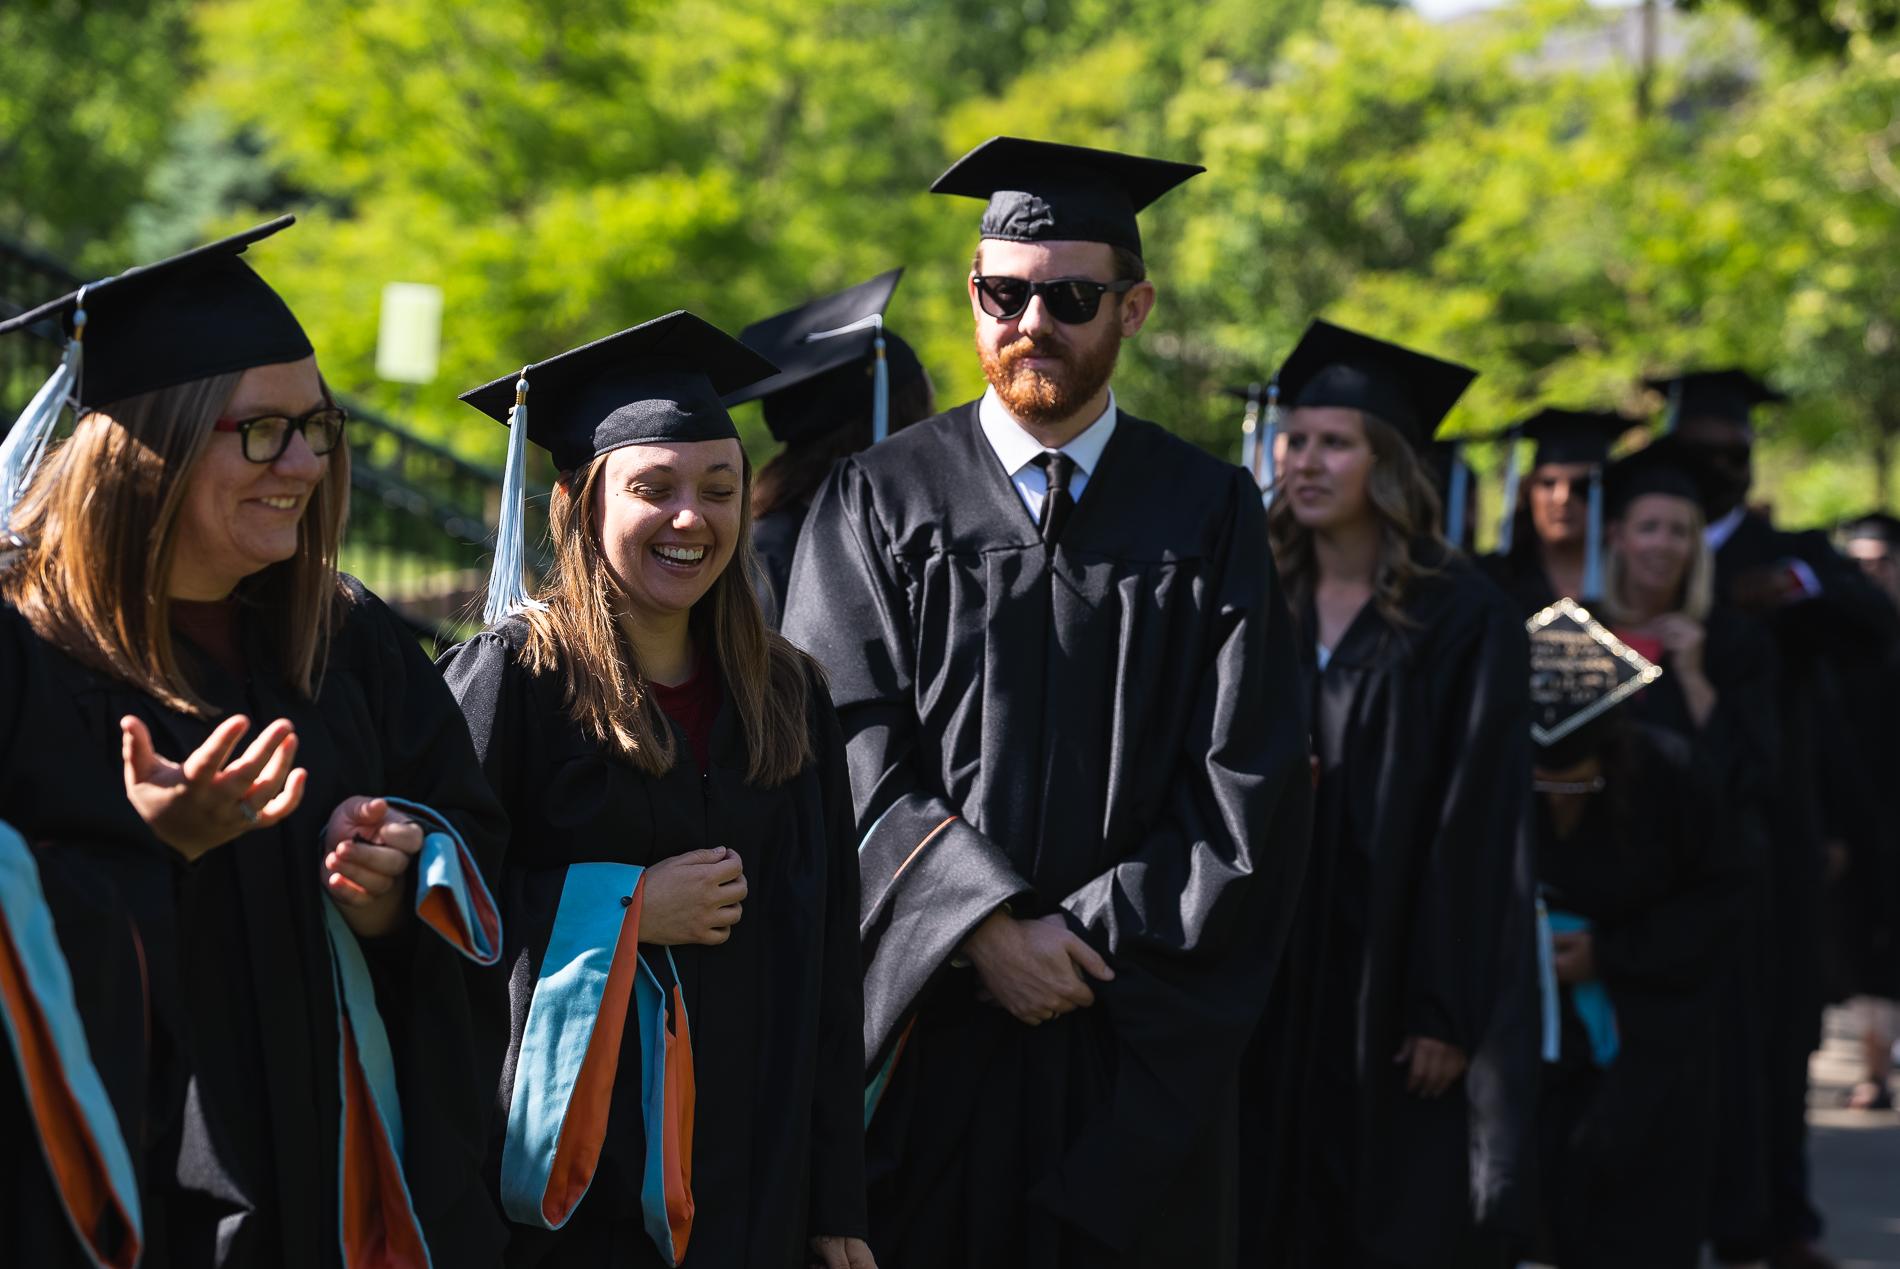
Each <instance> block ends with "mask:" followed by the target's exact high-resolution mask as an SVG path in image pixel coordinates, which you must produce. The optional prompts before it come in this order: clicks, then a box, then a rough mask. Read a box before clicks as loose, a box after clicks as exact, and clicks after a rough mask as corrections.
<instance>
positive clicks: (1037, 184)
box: [930, 137, 1207, 255]
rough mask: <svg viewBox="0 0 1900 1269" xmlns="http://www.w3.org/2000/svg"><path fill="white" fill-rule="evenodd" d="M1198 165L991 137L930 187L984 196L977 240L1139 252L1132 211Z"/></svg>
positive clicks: (1197, 169) (1191, 173) (1196, 170)
mask: <svg viewBox="0 0 1900 1269" xmlns="http://www.w3.org/2000/svg"><path fill="white" fill-rule="evenodd" d="M1206 170H1207V169H1206V168H1204V167H1202V166H1200V165H1199V164H1196V163H1175V162H1172V161H1170V160H1167V159H1150V158H1143V157H1141V156H1139V155H1134V154H1118V153H1116V152H1115V151H1113V150H1091V149H1088V148H1086V147H1084V146H1079V145H1061V144H1058V143H1056V142H1054V141H1026V140H1024V139H1022V138H1020V137H991V138H990V139H989V140H988V141H985V142H984V143H983V144H982V145H979V146H977V147H976V148H975V149H974V150H971V151H970V152H969V153H968V154H966V155H964V156H963V157H962V158H960V159H958V160H957V161H956V162H955V163H953V164H951V165H950V169H949V170H948V171H947V172H945V173H944V174H943V175H942V176H939V177H938V178H937V179H936V181H935V183H933V184H932V185H931V187H930V192H931V193H933V194H961V195H964V196H966V197H969V198H984V199H988V200H989V207H988V208H987V209H986V210H985V211H984V213H983V230H982V233H983V237H985V238H1001V239H1004V240H1005V241H1009V242H1105V243H1107V244H1108V245H1109V246H1111V247H1125V248H1127V249H1128V250H1130V251H1132V252H1134V253H1135V254H1136V255H1140V254H1141V230H1140V228H1139V227H1138V226H1137V225H1136V223H1135V215H1136V213H1137V212H1140V211H1141V210H1142V209H1143V208H1145V207H1147V206H1148V205H1149V204H1150V203H1153V202H1154V201H1155V200H1156V199H1157V198H1160V197H1161V196H1162V195H1163V194H1165V193H1167V192H1168V191H1169V190H1171V189H1173V188H1174V187H1175V186H1177V185H1179V184H1181V183H1182V182H1183V181H1185V180H1187V179H1188V178H1189V177H1193V176H1198V175H1200V174H1201V173H1202V172H1205V171H1206Z"/></svg>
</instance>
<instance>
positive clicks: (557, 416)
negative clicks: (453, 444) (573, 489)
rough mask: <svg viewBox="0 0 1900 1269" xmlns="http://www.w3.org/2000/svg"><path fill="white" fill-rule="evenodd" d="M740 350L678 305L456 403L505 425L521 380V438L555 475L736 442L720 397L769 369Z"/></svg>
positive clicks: (736, 343) (771, 369)
mask: <svg viewBox="0 0 1900 1269" xmlns="http://www.w3.org/2000/svg"><path fill="white" fill-rule="evenodd" d="M777 369H778V368H777V367H776V366H774V365H773V364H772V363H771V362H769V361H767V360H766V359H765V358H763V357H761V356H759V354H757V353H755V352H753V351H752V350H751V349H750V348H747V347H746V346H745V345H744V344H742V343H740V342H739V341H738V340H736V339H734V338H733V337H732V336H730V335H728V334H726V333H725V332H724V331H722V330H720V329H719V328H718V327H716V326H714V325H712V324H711V323H709V322H706V321H704V320H702V319H700V318H698V317H695V316H693V315H692V314H691V313H688V312H686V311H685V310H684V309H682V310H680V311H678V312H674V313H668V314H667V315H666V316H665V317H656V318H654V319H653V320H652V321H650V322H642V323H641V324H640V325H638V326H634V327H631V328H629V329H627V330H623V331H621V332H619V333H618V334H614V335H609V336H607V337H606V338H605V339H597V340H595V341H594V342H593V343H591V344H583V345H582V346H581V347H579V348H575V349H571V350H569V351H567V352H564V353H562V354H560V355H559V356H557V357H550V358H548V359H547V360H546V361H542V362H537V363H535V364H534V365H531V366H529V367H528V368H527V369H526V370H525V371H523V372H520V373H517V374H510V375H506V376H504V377H503V378H500V379H496V380H495V381H493V382H492V383H486V384H483V385H482V386H481V387H479V388H471V389H470V390H469V391H467V392H464V393H463V394H462V396H461V399H462V400H464V401H466V402H468V403H469V404H470V405H472V406H474V407H475V408H476V409H478V410H480V411H481V412H482V413H484V414H486V415H488V417H490V418H492V419H494V420H496V421H497V422H501V423H506V422H508V417H509V410H510V408H511V407H512V406H513V405H514V403H515V391H516V382H517V380H519V379H521V378H523V377H525V378H526V379H527V382H528V389H529V391H528V396H527V401H528V406H529V414H528V439H529V440H531V441H533V442H534V443H535V444H536V445H539V446H541V447H542V448H543V449H545V450H547V451H548V453H549V454H551V455H552V456H553V458H554V465H555V467H556V468H558V469H559V470H561V471H563V472H568V471H575V470H578V469H579V468H581V467H583V466H585V465H586V464H587V463H588V462H589V461H591V460H592V459H595V458H598V457H599V456H600V455H602V454H605V453H608V452H609V451H611V450H616V449H620V448H622V447H624V446H627V445H642V444H656V443H664V442H684V441H716V440H728V439H737V438H738V435H739V430H738V429H737V428H736V427H734V426H733V423H732V416H731V415H729V414H727V413H726V407H725V405H724V404H723V402H722V401H721V399H720V398H721V397H723V396H725V395H726V394H728V393H732V392H737V391H739V390H740V389H741V388H744V387H746V386H747V385H749V384H753V383H756V382H758V381H759V380H761V379H764V378H766V377H768V376H770V375H772V374H774V373H776V372H777Z"/></svg>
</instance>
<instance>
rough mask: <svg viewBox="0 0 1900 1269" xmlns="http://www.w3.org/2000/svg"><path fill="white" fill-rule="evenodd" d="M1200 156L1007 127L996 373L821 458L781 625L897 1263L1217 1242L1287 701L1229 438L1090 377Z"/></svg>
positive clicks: (1284, 664) (990, 352) (1258, 996)
mask: <svg viewBox="0 0 1900 1269" xmlns="http://www.w3.org/2000/svg"><path fill="white" fill-rule="evenodd" d="M1199 170H1200V169H1198V168H1196V167H1192V166H1189V165H1186V164H1180V163H1170V162H1164V161H1161V160H1156V159H1147V158H1138V157H1135V156H1131V155H1123V154H1114V153H1110V152H1107V151H1100V150H1087V149H1082V148H1080V147H1074V146H1064V145H1056V144H1052V143H1047V142H1037V141H1024V140H1018V139H1015V138H1007V137H1005V138H996V139H993V140H991V141H988V142H986V143H985V144H983V145H982V146H979V147H978V148H977V149H976V150H974V151H972V152H971V153H970V154H968V155H966V156H965V157H964V158H963V159H961V160H959V161H958V162H957V164H956V165H954V166H953V167H952V168H951V169H950V171H949V172H947V173H946V174H945V175H944V176H943V177H942V178H940V179H939V180H938V182H937V183H936V185H935V186H934V187H933V188H934V189H935V190H936V191H937V192H940V193H946V194H956V195H966V196H974V197H977V198H982V199H985V200H987V203H988V207H987V210H986V213H985V215H984V218H983V224H982V230H981V235H982V236H981V241H980V243H979V245H978V247H977V252H976V257H975V260H974V261H973V267H972V269H971V276H970V278H969V280H968V284H967V285H968V295H969V299H970V308H971V315H972V318H973V320H974V323H975V334H976V343H977V349H978V352H979V355H980V356H981V358H982V361H983V365H984V372H985V375H986V377H987V378H988V380H989V384H990V387H989V391H988V392H986V393H985V394H984V396H983V397H982V399H981V400H978V401H973V402H970V403H968V404H965V405H961V406H958V407H957V408H956V409H953V410H951V411H950V412H948V413H946V414H941V415H938V416H937V417H935V418H932V419H927V420H925V421H924V422H922V423H919V424H916V425H915V426H913V427H911V428H909V429H907V430H906V431H904V432H903V433H901V434H899V435H897V436H894V437H892V438H891V439H890V440H889V441H886V442H885V443H883V444H881V445H874V446H872V447H871V448H870V449H868V450H865V451H864V452H862V453H860V454H857V455H854V456H853V457H851V458H848V459H846V460H845V461H844V462H842V463H840V464H839V465H838V467H837V468H836V469H835V470H834V471H833V473H832V475H831V477H830V478H829V479H828V480H827V482H826V484H825V486H824V488H823V489H822V490H821V491H820V492H819V495H818V499H817V501H816V502H815V503H814V504H813V507H812V513H811V516H810V517H809V518H808V519H807V521H806V524H805V537H804V541H803V542H802V543H801V544H800V546H799V551H798V561H797V563H796V565H795V566H794V568H793V571H792V590H791V607H790V610H789V612H788V613H787V615H786V622H785V631H786V634H787V635H788V636H789V637H790V638H792V639H793V640H794V641H795V642H798V643H800V644H801V645H803V646H804V647H807V648H809V649H810V650H811V651H812V654H813V655H814V656H816V657H817V658H818V660H819V661H820V662H821V663H822V664H823V665H824V667H825V669H826V671H827V674H828V677H829V680H830V686H831V693H832V698H833V700H834V701H835V702H836V703H837V706H838V712H839V718H840V720H841V722H842V723H843V726H844V732H845V736H846V739H847V743H848V746H849V751H850V757H851V772H852V781H851V783H852V791H853V793H854V794H855V796H856V801H857V822H858V830H859V832H860V833H861V834H863V838H862V846H861V848H860V852H859V861H860V870H861V875H862V878H863V884H864V888H865V897H864V903H863V916H862V920H861V922H860V928H861V935H862V943H863V949H864V960H865V979H864V996H865V1051H864V1053H863V1055H862V1057H863V1060H864V1062H865V1064H866V1070H867V1072H869V1073H870V1074H871V1076H872V1084H871V1097H870V1101H871V1111H872V1118H871V1120H870V1126H869V1128H868V1130H867V1132H868V1135H867V1141H866V1170H867V1173H868V1175H869V1183H870V1204H871V1215H872V1229H873V1233H872V1238H871V1243H872V1246H873V1248H874V1249H876V1251H877V1253H878V1255H879V1257H880V1258H881V1259H883V1260H884V1261H885V1262H886V1263H889V1264H897V1265H902V1266H904V1269H989V1267H990V1266H995V1265H1036V1266H1051V1267H1054V1269H1106V1267H1109V1266H1128V1267H1129V1269H1134V1267H1137V1266H1140V1267H1146V1266H1154V1265H1194V1266H1197V1269H1227V1267H1229V1266H1232V1265H1234V1264H1235V1262H1236V1261H1235V1257H1236V1251H1235V1245H1234V1244H1235V1238H1236V1231H1237V1229H1238V1228H1239V1221H1240V1210H1241V1204H1242V1203H1243V1202H1244V1203H1248V1204H1251V1203H1252V1202H1254V1201H1255V1199H1256V1197H1257V1196H1254V1195H1242V1194H1241V1193H1240V1192H1239V1189H1238V1180H1237V1161H1236V1151H1237V1148H1238V1143H1237V1135H1236V1134H1237V1127H1236V1123H1235V1108H1236V1105H1237V1100H1238V1081H1239V1076H1240V1061H1241V1054H1242V1050H1243V1048H1244V1046H1245V1044H1246V1041H1247V1038H1248V1036H1249V1035H1250V1034H1251V1032H1252V1030H1253V1028H1254V1025H1255V1022H1256V1020H1257V1019H1258V1016H1259V1012H1260V1008H1261V1005H1262V1003H1263V1002H1264V1000H1265V998H1266V993H1267V989H1268V986H1269V984H1270V983H1271V982H1272V979H1273V976H1274V970H1275V964H1276V962H1277V960H1278V957H1279V949H1280V944H1281V941H1282V939H1283V937H1284V934H1285V930H1286V927H1287V922H1288V917H1289V914H1290V911H1291V907H1292V903H1293V900H1294V897H1295V894H1296V891H1297V889H1298V885H1299V877H1300V873H1301V870H1302V866H1303V864H1304V860H1305V857H1306V849H1307V838H1306V818H1305V817H1306V812H1307V784H1308V777H1307V762H1306V743H1305V741H1306V711H1305V708H1304V706H1303V705H1302V703H1301V701H1300V699H1299V696H1298V693H1297V692H1296V690H1295V686H1294V674H1293V652H1292V631H1291V628H1290V626H1289V623H1288V620H1287V616H1286V611H1285V605H1284V604H1283V602H1282V600H1281V597H1280V595H1279V591H1278V584H1277V582H1276V581H1275V579H1274V574H1273V569H1272V566H1271V562H1270V560H1269V559H1268V558H1267V556H1266V553H1265V552H1264V551H1263V550H1262V546H1263V544H1264V542H1265V532H1266V529H1265V524H1264V517H1263V514H1262V510H1261V505H1260V493H1259V490H1258V489H1257V488H1256V487H1255V486H1254V484H1253V481H1252V480H1251V479H1250V478H1249V477H1248V475H1247V473H1246V472H1244V471H1242V470H1241V469H1240V468H1238V467H1234V466H1231V465H1229V464H1227V463H1224V462H1221V461H1219V460H1217V459H1215V458H1213V457H1211V456H1209V455H1208V454H1206V453H1204V452H1202V451H1200V450H1198V449H1196V448H1195V447H1194V446H1192V445H1189V444H1187V443H1185V442H1183V441H1181V440H1179V439H1177V438H1175V437H1173V436H1171V435H1169V434H1168V433H1167V432H1166V431H1164V430H1163V429H1162V428H1161V427H1159V426H1157V425H1155V424H1153V423H1149V422H1147V421H1145V420H1143V419H1140V418H1137V417H1135V416H1134V415H1133V414H1131V413H1129V412H1127V411H1126V410H1125V409H1124V408H1123V407H1122V405H1121V403H1120V402H1119V401H1118V400H1117V398H1116V396H1115V395H1114V393H1113V392H1112V391H1111V390H1110V388H1109V380H1110V377H1111V375H1112V372H1113V369H1114V365H1115V360H1116V356H1117V353H1118V351H1119V348H1120V346H1121V344H1122V342H1123V340H1125V339H1128V338H1132V337H1133V336H1135V335H1136V334H1137V332H1139V331H1140V330H1141V329H1142V326H1143V324H1144V322H1145V321H1146V320H1147V318H1148V316H1149V313H1150V312H1151V310H1152V309H1153V307H1154V304H1155V301H1156V288H1155V286H1154V284H1153V283H1152V282H1149V281H1147V280H1146V266H1145V264H1144V262H1143V260H1142V257H1141V237H1140V233H1139V230H1138V227H1137V225H1136V219H1135V218H1136V213H1137V212H1138V211H1139V210H1140V209H1141V208H1143V207H1145V206H1147V205H1148V204H1149V203H1151V202H1153V201H1154V200H1155V199H1157V198H1159V197H1161V196H1162V195H1163V194H1164V193H1166V192H1167V191H1168V190H1169V189H1171V188H1173V187H1174V186H1176V185H1178V184H1180V183H1181V182H1182V181H1184V180H1186V179H1188V178H1189V177H1191V176H1192V175H1194V174H1195V173H1196V172H1198V171H1199Z"/></svg>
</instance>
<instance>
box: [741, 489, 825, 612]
mask: <svg viewBox="0 0 1900 1269" xmlns="http://www.w3.org/2000/svg"><path fill="white" fill-rule="evenodd" d="M810 509H811V502H810V501H809V500H800V501H798V502H795V503H791V504H789V505H787V506H783V507H774V508H773V509H772V510H771V511H770V512H769V513H768V514H766V515H762V516H760V517H759V518H758V519H756V520H754V521H753V522H752V549H753V550H755V551H757V552H758V553H759V567H760V568H761V569H763V570H764V573H765V576H764V578H763V581H764V584H765V589H766V594H764V595H761V596H760V597H759V598H760V600H761V602H763V603H765V612H766V617H767V619H768V620H769V621H770V622H771V623H772V625H773V626H774V627H777V625H778V624H779V621H780V619H781V618H782V617H783V616H784V615H785V592H786V588H787V587H789V586H790V585H791V582H792V557H793V556H794V555H796V554H797V553H798V535H799V533H800V531H801V530H803V529H804V527H805V513H806V512H807V511H809V510H810ZM768 601H769V602H768Z"/></svg>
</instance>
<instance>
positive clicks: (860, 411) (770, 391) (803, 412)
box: [726, 269, 924, 445]
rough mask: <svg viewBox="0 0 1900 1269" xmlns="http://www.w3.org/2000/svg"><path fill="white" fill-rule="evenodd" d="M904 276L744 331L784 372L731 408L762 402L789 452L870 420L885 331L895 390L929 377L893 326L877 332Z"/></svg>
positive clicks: (731, 400) (736, 395)
mask: <svg viewBox="0 0 1900 1269" xmlns="http://www.w3.org/2000/svg"><path fill="white" fill-rule="evenodd" d="M903 276H904V271H903V270H902V269H892V270H891V271H890V272H889V273H880V274H879V275H878V276H877V277H874V278H872V279H871V280H870V281H869V282H863V283H860V284H859V285H857V286H854V287H852V288H851V289H850V290H847V291H840V292H838V293H837V294H835V295H827V296H825V297H824V298H823V299H818V300H813V301H812V302H811V303H809V304H802V305H800V306H799V307H797V308H794V309H788V310H786V311H785V312H783V313H779V314H777V315H776V316H773V317H768V318H766V319H765V320H764V321H759V322H754V323H752V325H750V326H748V327H746V328H745V329H744V330H743V331H740V332H739V341H740V342H741V343H743V344H744V345H745V346H746V347H748V348H750V349H752V350H753V351H754V352H756V353H758V354H759V355H760V356H762V357H764V358H765V359H766V360H768V361H770V362H771V363H772V364H773V365H775V366H777V367H778V368H779V370H778V373H777V374H775V375H773V376H772V377H771V378H769V379H761V380H759V382H757V383H754V384H749V385H747V386H746V387H744V388H741V389H739V391H737V392H733V393H729V394H728V395H727V396H726V404H727V405H728V406H733V405H739V404H741V403H743V402H746V401H755V400H761V399H762V400H763V401H764V402H765V405H764V411H765V425H766V427H767V428H769V429H771V432H772V436H773V437H774V438H775V439H777V440H778V441H780V442H782V443H784V444H787V445H790V444H795V443H796V442H798V441H801V440H805V439H806V438H808V437H811V436H816V435H818V434H820V433H823V432H828V431H830V430H831V429H832V428H834V427H837V426H838V425H839V424H840V423H844V422H848V421H850V420H853V419H869V418H870V417H871V413H872V410H873V408H874V403H873V387H874V385H873V370H874V369H875V361H876V357H877V350H876V347H875V344H876V341H877V337H878V333H879V331H880V329H881V330H882V332H883V335H884V358H885V364H886V367H887V370H888V373H889V375H890V379H891V382H893V383H906V382H909V381H911V380H913V379H916V378H918V377H920V376H921V375H922V374H923V372H924V367H923V363H922V362H921V361H919V360H918V359H917V354H916V353H915V352H913V351H912V350H911V347H910V345H909V344H906V343H905V342H904V341H903V340H902V339H899V338H898V337H897V334H896V333H895V332H894V331H892V330H891V329H890V328H889V327H888V326H882V327H880V325H879V322H880V321H881V319H882V317H883V314H884V310H885V309H886V308H888V307H889V306H890V302H891V295H892V293H893V292H895V291H896V290H897V283H898V280H899V279H900V278H902V277H903ZM874 319H877V320H874Z"/></svg>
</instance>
